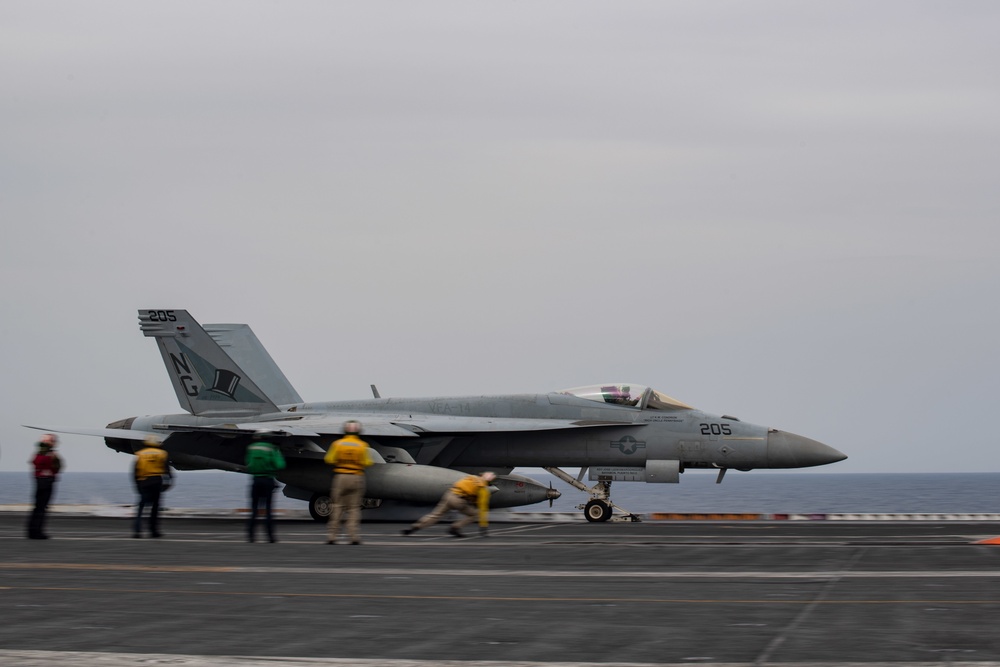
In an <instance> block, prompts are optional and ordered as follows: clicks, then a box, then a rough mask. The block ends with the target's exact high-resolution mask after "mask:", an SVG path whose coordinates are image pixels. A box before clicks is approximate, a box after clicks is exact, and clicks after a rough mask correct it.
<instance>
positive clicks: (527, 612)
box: [0, 514, 1000, 667]
mask: <svg viewBox="0 0 1000 667" xmlns="http://www.w3.org/2000/svg"><path fill="white" fill-rule="evenodd" d="M402 527H403V525H396V524H371V525H367V524H366V525H364V526H363V538H364V541H365V543H364V544H363V545H360V546H350V545H347V544H339V545H336V546H328V545H326V544H325V531H324V527H323V526H321V525H318V524H314V523H312V522H307V521H281V522H279V526H278V531H279V532H278V537H279V540H280V541H279V543H277V544H267V543H255V544H247V543H246V542H245V541H244V539H245V536H244V532H243V524H242V522H240V521H235V520H209V519H169V520H167V521H166V522H165V523H164V526H163V530H164V533H165V537H164V538H162V539H159V540H152V539H141V540H136V539H131V537H130V534H131V533H130V529H129V523H128V520H127V519H114V518H97V517H64V516H60V517H54V518H53V520H52V523H51V526H50V533H51V534H52V535H53V539H51V540H46V541H36V540H25V539H23V530H24V517H23V516H19V515H15V514H8V515H0V549H2V551H0V554H2V555H0V614H2V616H3V619H4V622H3V623H2V624H0V664H12V665H13V664H17V665H38V666H42V665H56V664H60V665H66V664H99V665H108V666H109V667H111V666H116V665H119V664H120V665H125V664H135V663H136V662H137V661H139V660H141V662H142V663H143V664H157V663H161V664H166V663H168V662H169V663H170V664H181V665H190V666H193V665H202V664H216V665H237V664H246V665H256V664H267V665H272V666H275V665H306V664H330V665H334V664H336V665H343V664H358V665H375V664H379V665H394V666H395V667H403V666H405V665H421V666H424V665H431V664H438V665H441V664H445V665H446V664H449V663H448V662H447V661H455V662H454V663H453V664H461V665H499V664H504V665H518V664H523V665H543V664H544V665H559V664H566V665H569V664H574V665H579V664H589V663H595V664H619V665H627V664H631V665H641V664H700V665H723V664H725V665H748V664H785V665H788V664H802V663H808V664H812V665H819V664H858V665H878V664H882V663H893V664H896V665H899V664H901V663H912V664H961V663H970V664H972V663H974V664H978V665H984V664H987V663H991V662H994V663H1000V638H998V636H997V635H998V633H996V630H995V626H996V620H997V619H998V618H1000V546H984V545H977V544H974V543H975V542H976V541H978V540H981V539H985V538H991V537H996V536H1000V523H989V522H954V521H952V522H941V523H932V522H921V523H871V522H857V523H854V522H837V523H802V524H793V523H787V522H734V523H726V522H712V523H698V524H694V523H686V522H681V523H656V524H649V523H647V524H580V523H574V524H538V525H536V524H505V525H498V526H494V527H493V529H492V532H491V536H490V537H489V538H486V539H481V538H469V539H462V540H456V539H454V538H451V537H447V536H446V534H445V529H446V526H445V525H438V526H435V527H433V528H431V529H428V530H427V531H424V532H421V533H418V534H417V535H416V536H413V537H408V538H407V537H402V536H401V535H400V534H399V530H400V529H401V528H402ZM137 655H138V656H139V657H137Z"/></svg>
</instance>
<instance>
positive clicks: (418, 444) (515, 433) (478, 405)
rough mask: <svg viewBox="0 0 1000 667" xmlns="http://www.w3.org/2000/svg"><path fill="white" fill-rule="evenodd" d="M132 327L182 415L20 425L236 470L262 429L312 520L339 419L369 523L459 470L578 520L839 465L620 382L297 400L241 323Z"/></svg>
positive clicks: (804, 445)
mask: <svg viewBox="0 0 1000 667" xmlns="http://www.w3.org/2000/svg"><path fill="white" fill-rule="evenodd" d="M139 322H140V328H141V330H142V332H143V334H145V335H146V336H147V337H151V338H154V339H155V340H156V343H157V346H158V347H159V350H160V354H161V356H162V357H163V362H164V364H165V365H166V369H167V373H168V374H169V376H170V379H171V381H172V383H173V387H174V390H175V392H176V394H177V398H178V400H179V402H180V404H181V407H182V408H184V409H185V410H186V412H185V413H182V414H168V415H152V416H145V417H129V418H127V419H121V420H118V421H114V422H112V423H110V424H108V425H107V427H106V428H104V429H61V428H52V427H40V426H39V427H32V428H44V429H45V430H51V431H58V432H64V433H77V434H83V435H94V436H100V437H104V438H105V443H106V444H107V446H108V447H110V448H112V449H114V450H116V451H119V452H125V453H132V452H133V451H134V450H136V449H138V446H137V441H141V440H142V439H144V438H145V437H146V436H147V435H149V434H154V435H158V436H160V437H161V438H163V439H164V440H163V447H164V449H166V450H167V451H168V452H169V454H170V457H171V463H172V464H173V465H174V466H175V467H177V468H180V469H218V470H231V471H237V472H245V469H244V467H243V461H244V452H245V449H246V446H247V445H248V444H249V443H250V442H252V441H253V439H254V438H256V437H259V433H260V432H261V431H264V432H266V433H267V434H268V435H267V437H268V438H270V439H271V440H272V441H274V442H276V443H277V444H278V445H279V446H280V447H281V449H282V452H283V453H284V456H285V458H286V460H287V462H288V467H287V468H286V469H285V470H283V471H281V473H280V474H279V476H278V478H279V480H280V481H281V482H283V483H284V484H285V486H284V494H285V495H286V496H288V497H290V498H296V499H300V500H306V501H308V502H309V510H310V513H311V514H312V516H313V517H314V518H315V519H317V520H325V518H326V517H327V516H328V515H329V512H330V499H329V488H330V470H329V467H328V466H327V465H325V464H324V463H323V456H324V454H325V453H326V450H327V449H328V448H329V446H330V444H331V443H332V442H333V441H334V440H336V439H337V438H338V437H340V436H341V435H342V434H343V430H342V427H343V424H344V422H345V421H347V420H358V421H360V422H361V423H362V424H363V428H364V431H363V436H362V437H363V438H364V439H365V440H366V441H368V442H369V444H370V445H371V446H372V448H373V449H374V451H375V453H376V455H375V458H376V461H377V463H378V464H379V465H373V466H372V467H371V468H369V471H368V473H367V496H368V498H367V500H366V507H369V508H371V510H370V511H369V515H371V514H372V513H374V512H377V510H376V509H375V508H378V507H379V506H380V505H381V504H382V503H383V502H387V503H389V504H390V505H391V504H392V503H397V504H398V503H417V504H421V503H422V504H426V503H433V502H436V501H437V500H438V499H439V498H440V496H441V494H442V493H443V492H444V491H445V490H447V488H449V487H450V485H451V484H453V483H454V482H455V481H456V480H457V479H459V478H461V477H462V476H463V475H464V474H466V473H468V472H481V471H485V470H490V471H492V472H495V473H497V474H498V475H499V477H498V478H497V481H496V482H495V483H494V489H493V491H494V493H493V495H492V498H491V507H515V506H522V505H529V504H533V503H537V502H543V501H545V500H551V499H553V498H555V497H558V496H559V495H560V494H559V492H558V491H556V490H554V489H551V488H548V487H546V486H544V485H542V484H541V483H539V482H537V481H535V480H532V479H530V478H528V477H525V476H523V475H517V474H514V473H513V471H514V469H515V468H518V467H541V468H544V469H546V470H547V471H549V472H551V473H552V474H553V475H555V476H556V477H558V478H559V479H561V480H563V481H564V482H566V483H567V484H569V485H571V486H572V487H574V488H576V489H578V490H580V491H582V492H583V493H585V494H587V495H588V496H589V500H588V501H586V502H582V503H581V504H580V505H578V509H581V510H583V511H584V515H585V517H586V518H587V520H588V521H593V522H597V521H608V520H609V519H612V518H614V519H615V520H638V517H637V516H636V515H634V514H633V513H631V512H629V511H628V510H626V509H624V508H621V507H618V506H617V505H616V504H615V503H613V502H612V501H611V483H612V482H614V481H638V482H647V483H676V482H679V481H680V475H681V473H683V472H684V471H685V470H690V469H696V468H708V469H717V470H718V471H719V474H718V479H717V482H721V481H722V478H723V477H724V475H725V473H726V471H727V470H729V469H730V468H735V469H737V470H741V471H746V470H751V469H755V468H803V467H810V466H819V465H826V464H829V463H834V462H837V461H841V460H843V459H845V458H847V457H846V456H845V455H844V454H843V453H841V452H840V451H838V450H836V449H834V448H833V447H830V446H828V445H825V444H823V443H820V442H817V441H816V440H811V439H809V438H805V437H803V436H799V435H795V434H792V433H788V432H784V431H779V430H777V429H774V428H769V427H766V426H757V425H755V424H750V423H747V422H743V421H740V420H739V419H737V418H736V417H732V416H728V415H721V416H719V415H714V414H710V413H707V412H703V411H701V410H698V409H696V408H693V407H691V406H690V405H687V404H685V403H682V402H681V401H678V400H676V399H674V398H671V397H670V396H668V395H666V394H664V393H662V392H660V391H657V390H655V389H653V388H651V387H647V386H643V385H637V384H631V383H621V382H616V383H605V384H597V385H593V386H588V387H577V388H573V389H565V390H562V391H553V392H549V393H542V394H517V395H506V396H461V397H437V398H383V397H381V396H380V395H379V392H378V390H377V389H376V388H375V386H374V385H372V393H373V397H372V398H367V399H359V400H352V401H338V402H323V403H308V402H304V401H303V400H302V399H301V398H300V397H299V395H298V393H297V392H296V391H295V389H294V388H293V387H292V385H291V384H290V383H289V382H288V380H287V378H286V377H285V376H284V374H283V373H282V372H281V370H280V369H279V368H278V366H277V365H276V364H275V363H274V361H273V359H272V358H271V357H270V355H269V354H268V353H267V351H266V350H265V349H264V347H263V346H262V345H261V344H260V342H259V341H258V340H257V338H256V336H255V335H254V334H253V332H252V331H251V330H250V328H249V327H248V326H247V325H245V324H236V325H206V326H205V327H202V326H201V325H200V324H199V323H198V322H197V321H195V319H194V318H193V317H191V315H190V314H189V313H188V312H187V311H186V310H168V309H144V310H140V311H139ZM567 467H574V468H575V467H579V469H580V470H579V474H578V475H576V476H575V477H574V476H572V475H570V474H569V473H567V472H566V471H565V470H563V468H567ZM585 475H587V476H588V480H587V481H588V482H595V484H593V486H588V485H587V484H585V483H584V482H583V478H584V476H585ZM616 510H617V513H616Z"/></svg>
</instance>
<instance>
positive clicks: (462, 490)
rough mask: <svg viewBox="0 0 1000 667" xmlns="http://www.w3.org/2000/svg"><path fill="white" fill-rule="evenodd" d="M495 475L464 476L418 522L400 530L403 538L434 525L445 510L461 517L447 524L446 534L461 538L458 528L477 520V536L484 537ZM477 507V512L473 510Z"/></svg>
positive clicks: (460, 529)
mask: <svg viewBox="0 0 1000 667" xmlns="http://www.w3.org/2000/svg"><path fill="white" fill-rule="evenodd" d="M496 478H497V476H496V475H495V474H494V473H492V472H484V473H480V474H478V475H469V476H468V477H464V478H462V479H460V480H458V481H457V482H455V485H454V486H452V487H451V488H450V489H448V491H446V492H445V494H444V495H443V496H441V502H439V503H438V504H437V507H435V508H434V509H433V510H432V511H431V513H430V514H427V515H425V516H424V517H422V518H421V519H419V520H418V521H417V522H416V523H415V524H413V525H412V526H410V527H409V528H407V529H406V530H404V531H403V535H412V534H413V533H415V532H417V531H418V530H420V529H421V528H427V527H428V526H433V525H434V524H435V523H437V522H438V521H439V520H440V519H441V517H442V516H444V513H445V512H447V511H448V510H457V511H459V512H461V513H462V514H464V515H465V516H462V517H459V518H458V520H457V521H455V522H454V523H453V524H451V527H450V528H449V529H448V533H449V534H451V535H452V536H453V537H465V536H464V535H463V534H462V526H465V525H468V524H470V523H472V522H473V521H475V520H476V517H477V516H478V517H479V534H480V535H482V536H483V537H486V536H487V534H488V533H487V530H488V528H487V527H488V526H489V514H490V483H492V482H493V480H495V479H496ZM477 508H478V512H477V511H476V510H477Z"/></svg>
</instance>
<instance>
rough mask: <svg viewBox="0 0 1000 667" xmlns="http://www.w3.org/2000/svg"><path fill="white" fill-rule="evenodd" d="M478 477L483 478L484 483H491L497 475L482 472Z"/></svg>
mask: <svg viewBox="0 0 1000 667" xmlns="http://www.w3.org/2000/svg"><path fill="white" fill-rule="evenodd" d="M480 477H482V478H483V481H484V482H492V481H493V480H495V479H496V478H497V474H496V473H495V472H484V473H483V474H481V475H480Z"/></svg>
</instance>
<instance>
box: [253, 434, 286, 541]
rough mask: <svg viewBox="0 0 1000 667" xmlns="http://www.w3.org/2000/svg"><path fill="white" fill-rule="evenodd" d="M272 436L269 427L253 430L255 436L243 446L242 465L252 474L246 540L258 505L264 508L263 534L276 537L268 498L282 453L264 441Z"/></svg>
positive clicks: (283, 459)
mask: <svg viewBox="0 0 1000 667" xmlns="http://www.w3.org/2000/svg"><path fill="white" fill-rule="evenodd" d="M269 436H273V434H272V433H271V432H270V431H257V433H256V438H257V439H256V440H255V441H254V442H251V443H250V444H249V445H248V446H247V453H246V468H247V472H248V473H249V474H251V475H253V482H251V484H250V518H249V519H248V520H247V542H253V540H254V528H255V526H256V523H257V512H258V509H259V508H261V507H262V508H263V509H264V525H265V526H266V527H267V538H268V540H269V541H270V542H271V543H274V542H277V541H278V540H277V539H275V537H274V521H273V519H272V517H271V500H272V498H273V496H274V488H275V487H276V486H277V483H276V482H275V481H274V476H275V475H276V474H277V473H278V471H279V470H284V468H285V457H283V456H282V455H281V451H280V450H279V449H278V448H277V447H275V446H274V445H273V444H271V443H270V442H268V441H267V438H268V437H269Z"/></svg>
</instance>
